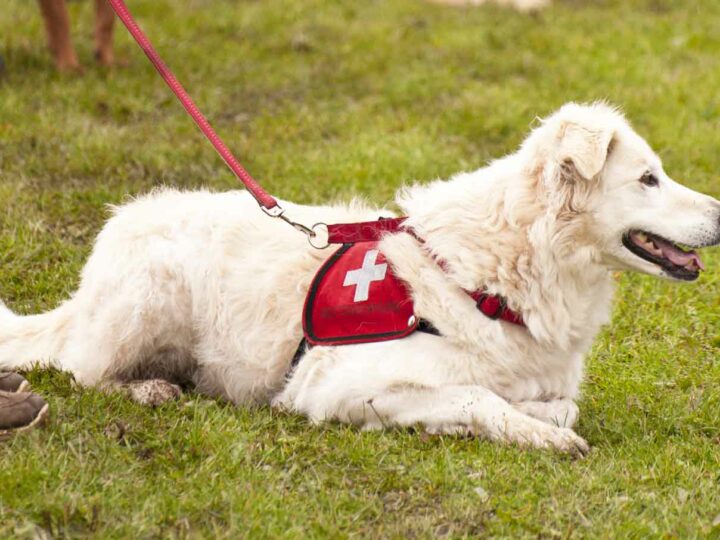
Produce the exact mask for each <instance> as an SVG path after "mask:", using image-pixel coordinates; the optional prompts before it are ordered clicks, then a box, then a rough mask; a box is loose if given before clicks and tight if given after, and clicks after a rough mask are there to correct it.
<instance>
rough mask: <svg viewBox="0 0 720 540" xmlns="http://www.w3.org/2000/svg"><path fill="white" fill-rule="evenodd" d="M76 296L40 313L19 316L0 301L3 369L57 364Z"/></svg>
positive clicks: (1, 360)
mask: <svg viewBox="0 0 720 540" xmlns="http://www.w3.org/2000/svg"><path fill="white" fill-rule="evenodd" d="M72 313H73V300H68V301H67V302H65V303H64V304H62V305H61V306H60V307H58V308H56V309H54V310H52V311H48V312H47V313H42V314H40V315H28V316H20V315H16V314H15V313H13V312H12V311H10V310H9V309H8V308H7V307H6V306H5V304H3V303H2V301H0V370H3V369H29V368H31V367H32V366H34V365H36V364H39V365H41V366H45V367H51V366H56V367H60V366H59V364H58V360H59V358H58V357H59V355H60V352H61V351H62V348H63V344H64V343H65V338H66V335H67V331H68V327H69V326H70V323H71V321H72Z"/></svg>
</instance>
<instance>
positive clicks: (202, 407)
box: [0, 0, 720, 538]
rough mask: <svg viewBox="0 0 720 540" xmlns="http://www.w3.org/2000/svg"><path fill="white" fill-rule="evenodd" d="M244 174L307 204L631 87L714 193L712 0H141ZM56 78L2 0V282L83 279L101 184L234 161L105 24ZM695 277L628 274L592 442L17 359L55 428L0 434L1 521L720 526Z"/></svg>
mask: <svg viewBox="0 0 720 540" xmlns="http://www.w3.org/2000/svg"><path fill="white" fill-rule="evenodd" d="M129 3H130V5H131V7H132V8H133V10H134V11H135V12H136V17H137V19H138V21H139V22H140V23H141V25H142V26H143V27H144V28H145V30H146V31H147V32H148V34H149V35H150V36H151V38H152V39H153V41H154V42H155V45H156V47H157V48H158V49H159V50H160V51H161V53H162V54H163V55H164V56H165V58H166V60H167V62H168V63H169V65H170V66H172V67H173V68H174V69H175V71H176V73H177V75H178V77H179V78H180V79H181V81H183V83H184V84H185V86H186V87H187V88H188V90H189V91H190V92H191V93H192V94H193V96H194V97H195V99H196V101H197V102H198V104H199V105H200V106H201V109H202V110H203V111H204V112H205V113H206V114H207V115H208V117H209V118H211V120H212V122H213V123H214V125H215V127H216V128H217V129H218V131H219V132H220V133H222V135H223V136H224V137H225V138H226V140H227V142H228V144H229V146H231V147H232V148H233V150H234V151H235V152H236V153H237V155H238V157H239V158H240V159H241V161H242V162H243V163H244V164H245V165H246V166H247V167H248V168H249V170H250V171H251V172H252V173H253V174H254V175H255V176H256V177H257V178H258V179H259V180H260V181H261V182H262V183H263V184H264V185H265V186H266V187H267V188H268V189H269V190H270V191H271V192H272V193H274V194H275V195H277V196H280V197H282V198H287V199H293V200H297V201H300V202H308V203H310V202H318V201H325V200H328V199H341V198H343V199H344V198H349V197H352V196H357V195H359V196H362V197H366V198H368V199H371V200H373V201H376V202H378V203H383V202H386V201H389V200H390V199H391V197H392V194H393V192H394V190H395V189H397V188H398V187H399V186H401V185H402V184H403V183H406V182H409V181H412V180H421V181H426V180H430V179H434V178H437V177H445V176H448V175H450V174H452V173H454V172H457V171H460V170H466V169H472V168H476V167H480V166H482V165H483V164H484V163H486V162H487V161H488V160H489V159H491V158H493V157H498V156H500V155H502V154H504V153H506V152H509V151H511V150H513V149H514V148H515V147H516V146H517V144H518V143H519V142H520V141H521V140H522V138H523V137H524V136H525V134H526V133H527V130H528V129H529V127H530V126H532V125H533V123H534V122H535V118H536V117H538V116H543V115H546V114H548V113H550V112H552V111H553V110H554V109H556V108H557V107H558V106H560V105H561V104H562V103H564V102H566V101H570V100H580V101H591V100H596V99H607V100H609V101H610V102H612V103H615V104H617V105H619V106H621V107H622V108H623V109H624V111H625V112H626V113H627V114H628V116H629V117H630V118H631V120H632V121H633V123H634V125H635V126H636V128H637V129H638V131H639V132H640V133H641V134H643V135H644V136H646V137H647V139H648V140H649V141H650V142H651V144H652V145H653V146H654V147H655V148H656V149H657V151H658V152H659V154H660V155H661V156H662V158H663V160H664V162H665V166H666V169H667V170H668V172H669V173H670V174H671V176H674V177H675V178H676V179H679V180H682V181H684V182H685V183H687V184H688V185H689V186H691V187H693V188H695V189H699V190H702V191H705V192H707V193H709V194H711V195H714V196H715V197H718V196H720V183H719V182H718V180H717V171H720V121H719V118H720V117H719V115H720V92H719V91H718V89H720V54H718V53H720V2H717V0H556V2H555V4H554V6H553V7H551V8H550V9H548V10H547V11H544V12H542V13H541V14H538V15H527V14H518V13H514V12H512V11H509V10H506V9H501V8H498V7H492V6H487V7H480V8H473V9H457V8H447V7H442V6H437V5H428V4H425V3H424V2H422V1H421V0H384V1H383V0H365V1H362V2H360V1H354V0H339V1H332V2H330V1H312V0H262V1H249V0H246V1H237V2H234V1H228V0H225V1H220V0H215V1H211V0H184V1H182V2H180V1H176V2H171V1H170V0H154V1H151V0H132V1H130V2H129ZM71 14H72V17H73V20H74V26H75V30H76V31H75V37H76V39H75V41H76V45H77V47H78V51H79V54H80V57H81V59H82V61H83V62H84V64H85V66H86V71H85V73H84V74H83V75H82V76H78V75H61V74H57V73H55V72H54V71H53V69H52V65H51V62H50V58H49V55H48V54H47V53H46V50H45V43H44V37H43V32H42V22H41V19H40V15H39V12H38V9H37V5H36V3H35V2H29V1H27V0H4V1H3V5H2V9H1V10H0V54H2V56H3V57H4V59H5V64H6V74H5V76H4V78H3V79H2V81H0V210H1V212H0V298H2V299H3V300H4V301H5V302H6V303H7V304H8V305H9V306H10V307H11V308H13V309H14V310H16V311H18V312H21V313H32V312H37V311H40V310H45V309H49V308H51V307H53V306H55V305H57V304H58V303H59V302H60V301H61V300H62V299H64V298H66V297H67V296H68V295H69V294H70V293H71V292H72V291H73V290H74V288H75V287H76V285H77V282H78V273H79V271H80V269H81V267H82V265H83V261H84V259H85V258H86V257H87V255H88V252H89V250H90V247H91V243H92V240H93V237H94V236H95V234H96V233H97V232H98V230H99V229H100V227H101V226H102V223H103V220H104V219H105V217H106V215H107V211H106V205H107V204H110V203H113V204H115V203H120V202H122V201H123V200H126V199H127V197H128V196H130V195H133V194H138V193H143V192H147V191H149V190H151V189H153V188H154V187H156V186H160V185H173V186H182V187H186V188H193V187H200V186H209V187H211V188H213V189H215V190H227V189H234V188H235V187H236V181H235V180H234V178H233V177H232V175H231V174H230V173H229V172H228V171H227V170H226V169H225V167H224V165H223V164H222V162H221V161H220V159H219V158H217V157H216V156H215V154H214V152H213V150H212V148H211V147H210V146H209V145H208V144H207V143H206V142H205V141H204V139H202V138H201V136H200V135H199V133H198V131H197V129H196V128H195V126H194V125H193V124H192V123H191V121H190V120H189V118H188V117H187V116H186V115H185V113H184V111H183V110H182V109H181V107H180V106H179V105H178V104H177V103H176V102H175V101H174V98H173V97H172V95H171V94H170V93H169V91H168V90H167V89H166V87H165V86H164V83H163V82H162V81H161V79H160V78H159V77H158V76H157V75H156V74H155V72H154V71H153V69H152V67H151V66H150V64H149V63H148V62H147V60H146V59H145V57H144V55H142V53H141V52H140V51H139V49H138V48H137V47H136V46H135V44H134V42H131V41H130V38H129V36H128V35H127V33H126V31H125V30H124V28H122V27H121V26H119V27H118V32H117V39H116V44H117V49H118V55H119V56H120V57H121V59H122V60H123V63H124V64H125V65H124V66H123V67H119V68H115V69H111V70H103V69H100V68H96V67H94V66H93V64H92V46H91V33H92V30H91V29H92V3H91V2H89V1H82V2H73V3H71ZM704 258H705V261H706V263H707V265H708V267H709V270H708V271H707V272H706V273H705V274H704V275H703V277H702V278H701V279H700V281H699V282H698V283H696V284H693V285H674V284H668V283H664V282H659V281H656V280H654V279H652V278H650V277H645V276H636V275H632V276H631V275H626V276H620V277H619V278H618V279H619V290H618V297H617V298H618V301H617V303H616V310H615V314H614V318H613V322H612V324H611V325H610V326H609V327H608V328H607V329H606V330H605V331H604V333H603V334H602V336H601V338H600V339H599V340H598V342H597V343H596V345H595V347H594V349H593V351H592V353H591V354H590V356H589V358H588V367H587V377H586V382H585V384H584V385H583V397H582V400H581V420H580V424H579V426H578V428H577V431H578V433H579V434H580V435H582V436H583V437H585V438H586V439H587V440H588V441H589V442H590V444H591V445H592V446H593V451H592V453H591V454H590V456H589V457H587V458H586V459H584V460H578V461H573V460H570V459H568V458H566V457H563V456H559V455H557V454H553V453H551V452H528V451H522V450H520V449H518V448H513V447H500V446H497V445H493V444H489V443H486V442H482V441H476V440H472V439H462V438H455V437H426V436H421V435H418V434H416V433H409V432H405V431H389V432H385V433H361V432H359V431H357V430H355V429H353V428H348V427H343V426H338V425H324V426H320V427H315V426H311V425H309V424H308V422H306V421H305V420H304V419H302V418H299V417H294V416H289V415H283V414H279V413H277V412H273V411H271V410H270V409H269V408H267V407H262V408H259V409H256V410H252V411H249V410H244V409H238V408H234V407H232V406H229V405H227V404H224V403H221V402H218V401H213V400H208V399H206V398H204V397H202V396H198V395H194V394H189V395H186V396H185V397H183V399H182V400H181V401H180V402H177V403H172V404H168V405H165V406H163V407H161V408H158V409H155V410H149V409H145V408H142V407H140V406H138V405H135V404H133V403H131V402H130V401H128V400H127V399H126V398H125V397H123V396H122V395H119V394H116V395H104V394H101V393H99V392H97V391H95V390H90V389H81V388H76V387H75V386H74V385H73V384H72V380H71V378H70V377H69V376H67V375H65V374H61V373H58V372H43V371H37V370H36V371H33V372H31V373H29V374H28V377H29V378H30V380H31V382H32V383H33V385H34V387H35V388H37V389H38V390H39V391H41V392H42V393H43V394H44V395H45V396H46V397H47V398H48V400H49V402H50V404H51V407H52V410H53V416H52V419H51V422H50V425H49V426H48V427H47V429H45V430H42V431H37V432H33V433H30V434H28V435H26V436H22V437H17V438H15V439H13V440H11V441H10V442H6V443H3V444H2V445H1V446H0V537H1V538H15V537H17V538H49V537H50V536H53V537H96V538H149V537H178V538H201V537H218V538H238V537H290V538H305V537H349V536H367V537H395V538H400V537H406V536H420V537H432V536H448V537H475V536H485V535H487V536H493V537H513V538H514V537H542V538H551V537H552V538H554V537H563V538H565V537H595V538H607V537H629V538H638V537H678V538H693V537H707V536H717V537H720V467H719V465H720V365H719V364H718V357H719V356H720V315H719V314H720V250H717V249H716V250H714V251H712V250H710V251H707V252H706V255H705V257H704Z"/></svg>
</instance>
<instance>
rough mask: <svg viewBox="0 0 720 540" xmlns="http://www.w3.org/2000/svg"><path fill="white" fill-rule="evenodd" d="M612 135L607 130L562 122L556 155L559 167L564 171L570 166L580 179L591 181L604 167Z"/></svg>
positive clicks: (610, 131) (612, 133)
mask: <svg viewBox="0 0 720 540" xmlns="http://www.w3.org/2000/svg"><path fill="white" fill-rule="evenodd" d="M613 135H614V132H613V130H612V129H609V128H602V127H588V126H583V125H581V124H579V123H576V122H563V124H562V125H561V127H560V133H559V138H560V145H559V152H558V154H557V157H558V161H559V162H560V166H561V167H562V168H563V169H566V170H567V168H568V166H572V167H573V168H574V169H575V171H577V173H578V174H579V175H580V176H581V177H582V178H584V179H586V180H592V179H593V178H595V176H597V175H598V173H600V171H601V170H602V168H603V166H604V165H605V161H606V160H607V157H608V154H609V152H610V148H611V145H612V140H613Z"/></svg>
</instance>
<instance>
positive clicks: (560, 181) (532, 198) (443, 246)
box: [0, 104, 720, 453]
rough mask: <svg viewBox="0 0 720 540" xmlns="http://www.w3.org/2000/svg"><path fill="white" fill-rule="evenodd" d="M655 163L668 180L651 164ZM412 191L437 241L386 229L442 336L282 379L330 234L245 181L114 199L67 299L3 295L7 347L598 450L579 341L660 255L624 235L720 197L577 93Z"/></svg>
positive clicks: (707, 222)
mask: <svg viewBox="0 0 720 540" xmlns="http://www.w3.org/2000/svg"><path fill="white" fill-rule="evenodd" d="M646 171H652V172H653V173H654V174H655V175H656V176H657V177H658V178H659V180H660V183H661V185H660V186H659V187H657V188H651V187H647V186H644V185H642V184H641V183H640V182H639V181H638V179H639V178H640V177H641V176H642V175H643V173H644V172H646ZM397 203H398V205H399V206H400V208H401V209H402V211H403V213H404V214H406V215H408V216H409V224H410V225H411V226H412V227H413V228H414V229H415V230H416V231H417V232H418V233H419V234H420V235H421V236H422V237H423V238H425V240H426V244H425V245H424V246H421V245H419V244H418V242H417V241H416V240H414V239H413V238H412V237H410V236H409V235H408V234H404V233H403V234H397V235H393V236H388V237H386V238H385V239H384V240H383V242H382V246H381V248H382V250H383V252H384V253H385V254H386V256H387V258H388V260H389V261H390V263H391V264H392V266H393V268H394V270H395V272H396V273H397V275H398V276H400V277H401V278H402V279H404V280H405V281H406V282H407V283H408V284H409V286H410V288H411V290H412V296H413V299H414V301H415V306H416V313H417V315H418V316H420V317H422V318H425V319H428V320H429V321H431V322H432V323H433V324H434V325H435V326H436V327H437V328H438V329H439V330H440V332H441V333H442V336H443V337H436V336H432V335H428V334H422V333H416V334H414V335H412V336H411V337H409V338H406V339H402V340H398V341H390V342H386V343H377V344H367V345H350V346H344V347H316V348H313V349H312V350H310V351H309V352H307V353H306V354H305V356H304V357H303V359H302V361H301V362H300V364H299V366H298V367H297V369H296V370H295V371H294V373H292V375H291V377H290V378H289V379H287V378H286V375H287V372H288V368H289V365H290V361H291V358H292V356H293V353H294V352H295V349H296V347H297V345H298V343H299V342H300V339H301V337H302V330H301V317H300V316H301V312H302V306H303V301H304V299H305V295H306V292H307V290H308V287H309V284H310V281H311V279H312V277H313V275H314V273H315V272H316V270H317V268H318V267H319V265H320V264H321V263H322V262H323V260H325V259H326V258H327V257H328V256H329V255H330V253H331V252H330V250H325V251H317V250H314V249H312V248H310V247H309V246H308V244H307V242H306V240H305V238H304V237H303V236H302V235H300V234H298V233H297V232H296V231H294V230H292V229H291V228H290V227H288V226H287V225H286V224H284V223H282V222H280V221H278V220H273V219H270V218H268V217H266V216H265V215H264V214H263V213H262V212H261V211H260V210H259V209H258V208H257V205H256V204H255V202H254V201H253V200H252V199H251V198H250V196H249V195H248V194H247V193H245V192H229V193H220V194H214V193H209V192H206V191H200V192H189V193H181V192H177V191H173V190H163V191H158V192H155V193H152V194H150V195H148V196H145V197H142V198H140V199H138V200H136V201H134V202H132V203H130V204H127V205H125V206H122V207H120V208H116V209H115V215H114V217H112V218H111V219H110V220H109V221H108V223H107V225H106V226H105V227H104V229H103V230H102V232H101V233H100V235H99V236H98V239H97V242H96V244H95V248H94V250H93V253H92V255H91V257H90V259H89V260H88V263H87V265H86V267H85V269H84V271H83V275H82V282H81V285H80V288H79V290H78V291H77V293H76V294H75V295H74V296H73V297H72V298H71V299H70V300H68V301H67V302H65V303H64V304H62V305H61V306H60V307H58V308H57V309H55V310H54V311H51V312H48V313H45V314H41V315H34V316H28V317H20V316H16V315H14V314H12V313H11V312H10V311H9V310H4V311H2V312H0V367H2V368H22V367H27V366H29V365H30V364H32V363H33V362H36V361H43V362H47V363H52V364H54V365H57V366H59V367H61V368H62V369H66V370H69V371H71V372H72V373H73V374H74V375H75V377H76V379H77V380H78V381H80V382H81V383H83V384H88V385H105V384H113V383H122V382H127V381H131V380H137V379H151V378H161V379H168V380H172V381H175V382H182V381H190V382H192V383H194V384H195V385H196V386H197V388H198V389H199V390H200V391H201V392H205V393H207V394H210V395H213V396H221V397H224V398H227V399H229V400H232V401H233V402H235V403H238V404H240V403H242V404H251V403H262V402H272V403H273V404H274V405H275V406H278V407H283V408H285V409H287V410H292V411H298V412H300V413H302V414H305V415H307V416H308V417H309V418H311V419H312V420H314V421H322V420H328V419H336V420H339V421H342V422H350V423H354V424H357V425H359V426H362V427H364V428H368V429H372V428H379V427H383V426H389V425H401V426H409V425H419V426H422V427H423V428H425V429H427V430H428V431H430V432H437V433H455V432H463V433H472V434H475V435H477V436H481V437H485V438H489V439H493V440H506V441H513V442H517V443H520V444H528V445H532V446H535V447H554V448H558V449H560V450H563V451H569V452H575V453H578V452H579V453H583V452H585V451H586V450H587V445H586V443H585V442H584V441H583V440H582V439H581V438H580V437H578V436H577V435H576V434H575V433H574V432H573V431H572V430H571V429H570V428H571V427H572V425H573V424H574V422H575V420H576V418H577V416H578V410H577V407H576V405H575V402H574V401H575V399H576V398H577V396H578V388H579V385H580V382H581V379H582V375H583V359H584V356H585V354H586V352H587V351H588V349H589V348H590V346H591V344H592V342H593V339H594V337H595V335H596V334H597V332H598V330H599V329H600V327H601V325H602V324H604V323H606V322H607V321H608V320H609V315H610V307H611V298H612V291H613V280H612V278H611V271H613V270H617V269H634V270H638V271H643V272H646V273H650V274H655V275H662V274H663V272H662V271H661V270H660V269H659V267H657V266H655V265H653V264H651V263H648V262H646V261H644V260H642V259H640V258H638V257H637V256H635V255H633V254H631V253H630V252H629V251H628V250H627V249H625V248H624V247H623V246H622V243H621V240H620V239H621V237H622V235H623V234H624V233H625V232H626V231H627V230H629V229H632V228H639V229H643V230H649V231H651V232H655V233H657V234H661V235H663V236H666V237H669V238H671V239H672V240H674V241H676V242H683V243H686V244H691V245H696V246H701V245H710V244H713V243H717V242H718V241H720V204H719V203H718V202H717V201H715V200H714V199H712V198H710V197H706V196H704V195H701V194H698V193H696V192H693V191H691V190H689V189H687V188H684V187H682V186H680V185H679V184H676V183H675V182H673V181H672V180H671V179H670V178H668V177H667V176H666V175H665V173H664V172H663V170H662V167H661V165H660V160H659V159H658V157H657V156H656V155H655V154H654V153H653V152H652V151H651V149H650V148H649V147H648V145H647V144H646V143H645V142H644V141H643V140H642V139H641V138H640V137H639V136H638V135H637V134H636V133H635V132H634V131H633V130H632V129H631V127H630V126H629V124H628V123H627V122H626V121H625V119H624V118H623V117H622V115H620V114H619V113H618V112H616V111H615V110H613V109H610V108H609V107H607V106H604V105H592V106H580V105H575V104H569V105H566V106H565V107H563V108H562V109H561V110H560V111H559V112H557V113H556V114H555V115H553V116H551V117H550V118H548V119H547V120H545V121H544V122H543V123H542V124H541V125H540V126H539V127H538V128H536V129H535V130H534V131H533V132H532V133H531V135H530V136H529V137H528V139H527V140H526V141H525V142H524V144H523V145H522V147H521V148H520V150H519V151H518V152H517V153H515V154H512V155H510V156H507V157H505V158H503V159H501V160H499V161H496V162H494V163H492V164H491V165H490V166H488V167H486V168H484V169H480V170H478V171H475V172H472V173H465V174H460V175H458V176H456V177H454V178H452V179H451V180H448V181H436V182H433V183H430V184H427V185H415V186H412V187H409V188H407V189H405V190H403V191H401V192H400V194H399V196H398V199H397ZM283 206H284V207H285V208H286V211H287V214H288V215H289V216H291V217H292V218H293V219H296V220H298V221H300V222H303V223H315V222H318V221H323V222H326V223H332V222H349V221H363V220H371V219H375V218H376V217H378V216H379V215H389V214H390V213H389V212H388V211H386V210H379V209H377V208H370V207H368V206H366V205H364V204H360V203H354V204H351V205H349V206H327V207H309V206H299V205H294V204H291V203H283ZM433 255H435V256H437V257H440V258H442V259H444V260H445V261H447V262H448V269H447V272H445V271H443V270H441V269H440V268H439V267H438V265H437V264H436V263H435V262H434V260H433ZM483 286H486V287H488V288H489V289H490V290H491V291H492V292H495V293H499V294H502V295H504V296H506V297H507V298H508V300H509V304H510V306H511V307H512V308H514V309H516V310H518V311H520V312H522V314H523V316H524V318H525V320H526V322H527V329H525V328H521V327H517V326H514V325H511V324H507V323H504V322H498V321H492V320H490V319H488V318H486V317H485V316H483V315H482V314H480V313H478V312H477V310H476V309H475V306H474V304H473V302H472V301H471V300H470V299H469V298H468V296H467V295H466V294H465V293H463V292H462V289H463V288H464V289H477V288H480V287H483Z"/></svg>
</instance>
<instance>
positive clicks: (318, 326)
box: [303, 222, 524, 345]
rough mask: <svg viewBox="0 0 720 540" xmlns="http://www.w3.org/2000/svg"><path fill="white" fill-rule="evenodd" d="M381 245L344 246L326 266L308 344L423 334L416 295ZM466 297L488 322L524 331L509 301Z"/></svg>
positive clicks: (308, 316)
mask: <svg viewBox="0 0 720 540" xmlns="http://www.w3.org/2000/svg"><path fill="white" fill-rule="evenodd" d="M380 223H382V222H380ZM378 244H379V241H377V240H374V241H367V242H357V243H348V244H344V245H343V246H342V247H341V248H340V249H338V250H337V251H336V252H335V253H334V254H333V255H332V256H331V257H330V258H329V259H328V260H327V261H325V263H324V264H323V265H322V266H321V267H320V270H318V272H317V274H316V275H315V278H314V279H313V282H312V284H311V286H310V291H309V292H308V296H307V298H306V300H305V307H304V309H303V331H304V333H305V339H306V340H307V342H308V343H310V344H311V345H347V344H351V343H372V342H377V341H388V340H392V339H399V338H403V337H405V336H408V335H409V334H411V333H413V332H414V331H415V330H417V329H418V325H419V324H420V321H419V320H418V318H417V317H416V316H415V314H414V308H413V301H412V298H411V297H410V291H409V290H408V287H407V285H406V284H405V283H404V282H403V281H401V280H400V279H399V278H398V277H397V276H395V274H394V273H393V272H392V269H391V268H390V265H389V264H388V263H387V261H386V259H385V256H384V255H383V254H382V253H381V252H380V250H379V249H378ZM441 266H443V265H442V264H441ZM466 292H467V294H468V296H470V297H471V298H472V299H473V300H474V301H475V302H476V305H477V308H478V310H480V311H481V312H482V313H483V314H484V315H486V316H487V317H489V318H491V319H501V320H504V321H507V322H510V323H513V324H516V325H520V326H524V322H523V320H522V317H521V316H520V315H519V314H518V313H516V312H514V311H513V310H511V309H509V308H508V307H507V306H506V304H505V299H504V298H502V297H500V296H494V295H489V294H487V293H486V292H485V291H473V292H469V291H466Z"/></svg>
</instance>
